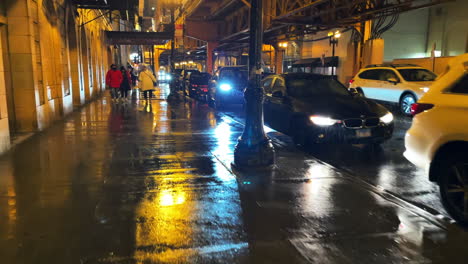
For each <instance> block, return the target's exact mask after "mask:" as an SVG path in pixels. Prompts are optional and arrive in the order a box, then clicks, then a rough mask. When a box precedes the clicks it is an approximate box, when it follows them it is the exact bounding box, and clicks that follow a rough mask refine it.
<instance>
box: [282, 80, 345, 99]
mask: <svg viewBox="0 0 468 264" xmlns="http://www.w3.org/2000/svg"><path fill="white" fill-rule="evenodd" d="M286 84H287V88H288V95H290V96H292V97H296V98H310V97H315V96H336V95H338V96H340V95H341V96H350V94H349V92H348V90H347V89H346V87H345V86H344V85H343V84H342V83H340V82H338V81H337V80H335V79H332V78H319V77H314V76H311V77H307V76H305V77H293V78H288V79H287V80H286Z"/></svg>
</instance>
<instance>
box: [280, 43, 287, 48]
mask: <svg viewBox="0 0 468 264" xmlns="http://www.w3.org/2000/svg"><path fill="white" fill-rule="evenodd" d="M278 46H280V48H287V47H288V43H287V42H280V43H279V44H278Z"/></svg>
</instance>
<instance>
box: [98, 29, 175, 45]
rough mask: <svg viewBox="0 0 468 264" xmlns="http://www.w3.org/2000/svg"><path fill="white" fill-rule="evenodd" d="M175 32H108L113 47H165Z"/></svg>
mask: <svg viewBox="0 0 468 264" xmlns="http://www.w3.org/2000/svg"><path fill="white" fill-rule="evenodd" d="M173 34H174V33H173V32H133V31H129V32H125V31H106V37H107V43H108V44H111V45H163V44H165V43H167V42H168V41H169V40H171V39H172V35H173Z"/></svg>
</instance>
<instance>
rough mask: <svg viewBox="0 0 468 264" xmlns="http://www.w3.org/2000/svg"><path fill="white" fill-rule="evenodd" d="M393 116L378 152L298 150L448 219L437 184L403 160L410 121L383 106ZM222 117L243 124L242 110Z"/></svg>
mask: <svg viewBox="0 0 468 264" xmlns="http://www.w3.org/2000/svg"><path fill="white" fill-rule="evenodd" d="M384 105H385V107H387V108H388V109H389V110H390V111H391V112H392V113H393V114H394V116H395V131H394V134H393V137H392V138H391V139H390V140H389V141H387V142H385V143H384V144H382V146H381V148H378V149H371V148H366V147H365V146H362V145H345V144H340V145H331V144H328V145H323V146H321V147H320V148H319V149H301V150H302V151H304V152H305V153H307V154H309V155H311V156H313V157H316V158H318V159H320V160H322V161H325V162H327V163H329V164H331V165H333V166H335V167H337V168H340V169H342V170H344V171H347V172H349V173H350V174H352V175H354V176H356V177H358V178H360V179H362V180H364V181H366V182H368V183H370V184H372V185H374V186H376V187H378V188H380V189H384V190H386V191H388V192H391V193H393V194H394V195H396V196H398V197H400V198H401V199H404V200H406V201H408V202H411V203H413V204H415V205H417V206H418V207H421V208H424V209H425V210H427V211H429V212H431V213H432V214H435V215H441V216H444V217H447V216H448V214H447V212H446V211H445V209H444V208H443V206H442V203H441V202H440V196H439V188H438V186H437V184H435V183H432V182H430V181H429V180H428V176H427V172H426V171H425V170H424V169H420V168H417V167H415V166H414V165H413V164H411V163H410V162H409V161H408V160H406V159H405V157H404V156H403V152H404V151H405V142H404V137H405V133H406V131H407V130H408V129H409V128H410V127H411V121H412V119H411V117H406V116H403V115H402V114H400V113H399V111H398V109H397V107H396V105H392V104H384ZM223 113H224V114H226V115H228V116H230V117H232V118H234V119H235V120H237V121H239V122H241V123H243V122H244V112H243V110H242V106H240V105H232V106H229V107H228V108H226V109H224V110H223ZM268 135H269V136H270V137H271V138H273V140H275V141H276V142H277V143H281V144H286V145H292V144H293V143H292V140H291V139H290V138H289V137H287V136H285V135H283V134H281V133H279V132H276V131H270V132H269V133H268Z"/></svg>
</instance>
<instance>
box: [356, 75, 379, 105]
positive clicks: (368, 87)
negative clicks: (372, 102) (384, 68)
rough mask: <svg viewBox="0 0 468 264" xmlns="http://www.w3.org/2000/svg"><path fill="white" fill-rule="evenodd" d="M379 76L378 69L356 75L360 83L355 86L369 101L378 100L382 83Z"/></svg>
mask: <svg viewBox="0 0 468 264" xmlns="http://www.w3.org/2000/svg"><path fill="white" fill-rule="evenodd" d="M379 76H380V70H379V69H370V70H366V71H363V72H361V73H360V74H359V75H358V77H359V79H360V82H359V83H358V84H357V86H359V87H360V88H361V89H362V91H363V92H364V96H365V97H367V98H370V99H379V98H380V89H381V86H382V82H381V81H380V79H379Z"/></svg>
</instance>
